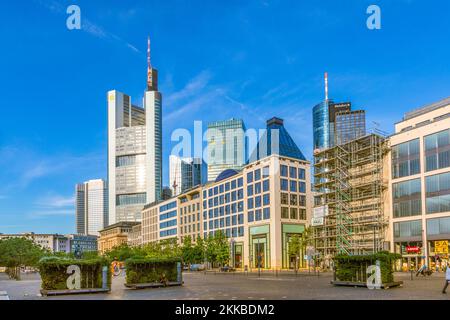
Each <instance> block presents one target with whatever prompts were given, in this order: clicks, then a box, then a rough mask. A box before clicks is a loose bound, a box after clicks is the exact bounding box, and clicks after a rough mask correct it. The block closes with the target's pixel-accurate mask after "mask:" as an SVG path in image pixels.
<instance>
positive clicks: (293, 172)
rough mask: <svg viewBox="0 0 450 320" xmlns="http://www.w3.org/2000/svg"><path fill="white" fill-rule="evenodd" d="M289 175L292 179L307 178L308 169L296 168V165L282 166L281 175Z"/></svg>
mask: <svg viewBox="0 0 450 320" xmlns="http://www.w3.org/2000/svg"><path fill="white" fill-rule="evenodd" d="M288 172H289V177H290V178H292V179H300V180H306V171H305V169H303V168H296V167H288V166H286V165H283V164H282V165H281V166H280V175H281V176H282V177H288Z"/></svg>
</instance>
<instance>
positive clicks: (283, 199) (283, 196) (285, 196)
mask: <svg viewBox="0 0 450 320" xmlns="http://www.w3.org/2000/svg"><path fill="white" fill-rule="evenodd" d="M281 204H286V205H287V204H289V195H288V194H287V193H282V194H281Z"/></svg>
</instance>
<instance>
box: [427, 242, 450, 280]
mask: <svg viewBox="0 0 450 320" xmlns="http://www.w3.org/2000/svg"><path fill="white" fill-rule="evenodd" d="M449 244H450V241H449V240H448V239H443V240H431V241H428V252H429V259H428V264H429V266H430V268H431V269H432V270H434V271H437V272H444V271H445V269H446V267H447V266H448V265H449Z"/></svg>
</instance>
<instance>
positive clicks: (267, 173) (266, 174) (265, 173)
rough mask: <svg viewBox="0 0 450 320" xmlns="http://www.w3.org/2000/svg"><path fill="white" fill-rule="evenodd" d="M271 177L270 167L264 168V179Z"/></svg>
mask: <svg viewBox="0 0 450 320" xmlns="http://www.w3.org/2000/svg"><path fill="white" fill-rule="evenodd" d="M269 175H270V168H269V166H267V167H264V168H263V178H267V177H268V176H269Z"/></svg>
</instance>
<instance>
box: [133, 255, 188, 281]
mask: <svg viewBox="0 0 450 320" xmlns="http://www.w3.org/2000/svg"><path fill="white" fill-rule="evenodd" d="M178 263H181V258H142V257H135V258H129V259H127V260H126V261H125V268H126V274H127V281H126V283H127V284H141V283H160V282H161V281H163V280H164V281H168V282H177V281H178Z"/></svg>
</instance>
